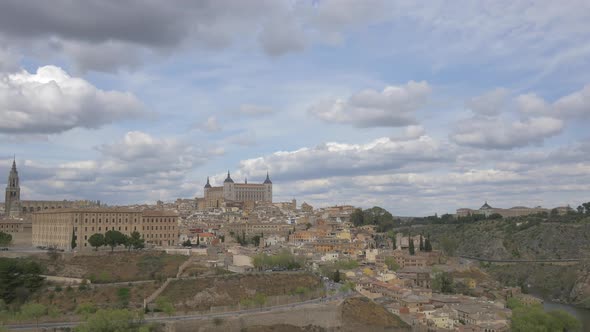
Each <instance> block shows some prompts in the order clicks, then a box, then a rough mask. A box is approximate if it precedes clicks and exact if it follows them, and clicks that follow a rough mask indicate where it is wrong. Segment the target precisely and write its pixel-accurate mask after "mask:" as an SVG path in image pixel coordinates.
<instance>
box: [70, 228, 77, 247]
mask: <svg viewBox="0 0 590 332" xmlns="http://www.w3.org/2000/svg"><path fill="white" fill-rule="evenodd" d="M71 247H72V250H74V248H76V247H77V243H76V234H75V233H74V230H73V229H72V243H71Z"/></svg>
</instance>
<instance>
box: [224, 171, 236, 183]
mask: <svg viewBox="0 0 590 332" xmlns="http://www.w3.org/2000/svg"><path fill="white" fill-rule="evenodd" d="M223 183H234V180H232V179H231V176H230V175H229V171H227V178H225V181H223Z"/></svg>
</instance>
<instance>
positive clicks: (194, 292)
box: [161, 273, 322, 311]
mask: <svg viewBox="0 0 590 332" xmlns="http://www.w3.org/2000/svg"><path fill="white" fill-rule="evenodd" d="M321 286H322V284H321V282H320V279H319V278H318V277H317V276H314V275H311V274H306V273H272V274H271V273H265V274H247V275H239V274H232V275H225V276H214V277H203V278H197V279H189V280H176V281H172V282H171V283H170V285H169V286H168V287H167V288H166V290H165V291H164V292H163V293H162V294H161V296H162V297H166V298H167V299H169V300H171V301H172V302H173V304H174V306H175V308H176V309H177V310H182V311H194V310H207V309H209V308H210V307H215V306H231V305H237V304H239V303H240V301H249V300H252V301H255V300H258V301H263V300H264V297H267V296H280V295H296V294H297V293H303V292H306V291H312V290H315V289H318V288H320V287H321Z"/></svg>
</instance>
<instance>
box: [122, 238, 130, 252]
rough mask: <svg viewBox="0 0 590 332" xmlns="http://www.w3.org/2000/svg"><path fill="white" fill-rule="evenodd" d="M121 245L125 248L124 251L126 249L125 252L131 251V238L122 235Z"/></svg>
mask: <svg viewBox="0 0 590 332" xmlns="http://www.w3.org/2000/svg"><path fill="white" fill-rule="evenodd" d="M123 245H124V246H125V249H127V251H131V247H132V245H131V236H129V235H127V234H123Z"/></svg>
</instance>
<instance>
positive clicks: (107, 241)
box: [88, 230, 145, 251]
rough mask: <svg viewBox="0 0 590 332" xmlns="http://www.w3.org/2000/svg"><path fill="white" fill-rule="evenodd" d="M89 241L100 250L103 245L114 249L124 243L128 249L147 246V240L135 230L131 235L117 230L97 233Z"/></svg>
mask: <svg viewBox="0 0 590 332" xmlns="http://www.w3.org/2000/svg"><path fill="white" fill-rule="evenodd" d="M88 243H90V245H91V246H93V247H94V249H95V250H98V248H99V247H102V246H109V247H111V251H113V250H114V249H115V247H117V246H120V245H124V246H125V248H127V249H128V250H131V248H133V249H143V248H145V240H144V239H143V238H142V237H141V234H139V232H137V231H134V232H133V233H131V235H125V234H123V233H121V232H119V231H115V230H110V231H107V232H106V233H105V234H104V235H103V234H102V233H96V234H92V235H91V236H90V237H89V238H88Z"/></svg>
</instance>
